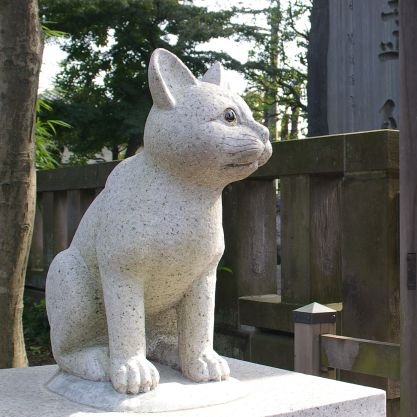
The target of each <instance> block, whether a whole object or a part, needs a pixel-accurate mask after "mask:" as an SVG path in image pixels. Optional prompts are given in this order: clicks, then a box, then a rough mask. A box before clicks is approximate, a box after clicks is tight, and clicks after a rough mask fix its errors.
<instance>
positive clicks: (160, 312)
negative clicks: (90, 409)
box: [46, 49, 272, 394]
mask: <svg viewBox="0 0 417 417" xmlns="http://www.w3.org/2000/svg"><path fill="white" fill-rule="evenodd" d="M221 81H222V68H221V66H220V65H219V64H215V65H214V66H213V67H211V68H210V69H209V70H208V72H207V73H206V75H205V76H204V77H203V79H202V81H199V80H197V79H196V78H194V76H193V75H192V74H191V73H190V71H189V70H188V69H187V68H186V67H185V66H184V64H183V63H182V62H181V61H179V60H178V58H176V57H175V56H174V55H172V54H171V53H169V52H167V51H165V50H161V49H159V50H156V51H155V52H154V54H153V55H152V58H151V62H150V65H149V85H150V90H151V93H152V97H153V100H154V106H153V108H152V110H151V112H150V114H149V116H148V119H147V122H146V126H145V137H144V150H143V151H142V152H140V153H139V154H138V155H136V156H134V157H132V158H129V159H127V160H125V161H123V162H122V163H120V164H119V165H118V166H117V167H116V168H115V169H114V170H113V172H112V173H111V175H110V176H109V177H108V180H107V183H106V187H105V189H104V190H103V191H102V192H101V193H100V194H99V196H98V197H97V198H96V199H95V201H94V202H93V203H92V204H91V206H90V207H89V209H88V210H87V212H86V214H85V215H84V217H83V219H82V220H81V223H80V225H79V227H78V229H77V231H76V233H75V236H74V239H73V241H72V243H71V246H70V247H69V248H68V249H67V250H65V251H63V252H61V253H60V254H58V255H57V257H56V258H55V259H54V260H53V262H52V264H51V267H50V269H49V272H48V277H47V283H46V298H47V310H48V317H49V320H50V324H51V338H52V347H53V351H54V356H55V359H56V361H57V363H58V365H59V366H60V367H61V369H63V370H64V371H66V372H68V373H70V374H73V375H76V376H80V377H82V378H86V379H90V380H94V381H106V380H109V379H110V380H111V381H112V384H113V386H114V388H115V389H116V390H117V391H118V392H120V393H131V394H137V393H138V392H146V391H149V390H151V389H154V388H155V387H156V386H157V384H158V380H159V376H158V371H157V370H156V368H155V367H154V365H153V364H151V363H150V362H149V361H148V360H147V357H148V358H152V359H155V360H157V361H158V362H162V363H166V364H169V365H173V366H175V367H178V368H180V369H181V371H182V373H183V374H184V375H185V376H187V377H188V378H190V379H192V380H194V381H208V380H221V379H225V378H227V377H228V375H229V369H228V366H227V363H226V362H225V361H224V360H223V359H222V358H221V357H220V356H219V355H217V353H215V352H214V350H213V326H214V323H213V322H214V293H215V284H216V267H217V263H218V261H219V259H220V257H221V255H222V253H223V250H224V239H223V230H222V206H221V192H222V190H223V188H224V187H225V186H226V185H227V184H229V183H230V182H233V181H237V180H241V179H243V178H245V177H247V176H248V175H250V174H251V173H253V172H254V171H255V170H256V169H257V168H258V166H260V165H262V164H264V163H265V162H266V161H267V160H268V159H269V157H270V156H271V152H272V148H271V144H270V142H269V140H268V131H267V129H266V128H265V127H263V126H261V125H260V124H258V123H257V122H255V121H254V119H253V117H252V115H251V112H250V110H249V108H248V106H247V105H246V104H245V102H244V101H243V100H242V99H241V98H240V97H239V96H236V95H234V94H232V93H231V92H229V91H228V90H227V89H225V88H223V87H222V85H221ZM145 323H146V339H147V340H146V342H145Z"/></svg>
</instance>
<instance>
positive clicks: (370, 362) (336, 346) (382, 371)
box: [320, 334, 400, 380]
mask: <svg viewBox="0 0 417 417" xmlns="http://www.w3.org/2000/svg"><path fill="white" fill-rule="evenodd" d="M320 353H321V367H324V368H335V369H340V370H344V371H352V372H357V373H361V374H366V375H374V376H380V377H384V378H389V379H395V380H399V379H400V345H399V344H397V343H388V342H377V341H374V340H365V339H358V338H354V337H346V336H336V335H333V334H323V335H321V336H320Z"/></svg>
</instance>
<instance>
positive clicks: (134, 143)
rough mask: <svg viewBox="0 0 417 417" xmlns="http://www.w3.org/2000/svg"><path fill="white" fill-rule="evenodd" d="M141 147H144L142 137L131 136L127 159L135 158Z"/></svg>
mask: <svg viewBox="0 0 417 417" xmlns="http://www.w3.org/2000/svg"><path fill="white" fill-rule="evenodd" d="M141 146H143V137H142V136H140V135H131V136H130V138H129V142H128V144H127V149H126V154H125V158H129V157H131V156H133V155H134V154H135V153H136V152H137V150H138V149H139V148H140V147H141Z"/></svg>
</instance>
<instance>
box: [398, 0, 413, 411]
mask: <svg viewBox="0 0 417 417" xmlns="http://www.w3.org/2000/svg"><path fill="white" fill-rule="evenodd" d="M399 6H400V37H401V38H400V84H401V85H400V94H401V108H400V114H401V134H400V277H401V416H402V417H415V416H417V396H416V392H417V343H416V340H417V298H416V297H417V283H416V280H417V276H416V274H417V271H416V269H417V268H416V263H417V261H416V256H417V255H416V252H417V48H416V44H417V30H416V29H417V28H416V22H417V3H416V1H415V0H401V1H400V2H399Z"/></svg>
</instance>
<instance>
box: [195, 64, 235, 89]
mask: <svg viewBox="0 0 417 417" xmlns="http://www.w3.org/2000/svg"><path fill="white" fill-rule="evenodd" d="M201 81H204V82H206V83H211V84H216V85H218V86H220V87H223V88H225V89H228V88H229V84H228V83H227V82H226V77H225V71H224V68H223V65H222V64H220V62H215V63H214V64H213V65H212V66H211V67H210V68H209V69H208V70H207V72H206V73H205V74H204V75H203V77H202V78H201Z"/></svg>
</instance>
